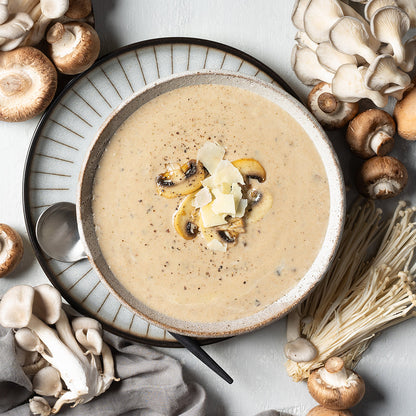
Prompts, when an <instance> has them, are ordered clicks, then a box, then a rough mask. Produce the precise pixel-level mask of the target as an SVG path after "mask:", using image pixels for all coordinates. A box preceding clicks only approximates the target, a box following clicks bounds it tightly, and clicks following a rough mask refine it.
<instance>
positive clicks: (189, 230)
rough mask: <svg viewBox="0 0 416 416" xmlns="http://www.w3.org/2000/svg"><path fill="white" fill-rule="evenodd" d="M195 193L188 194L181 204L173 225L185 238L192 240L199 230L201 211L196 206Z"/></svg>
mask: <svg viewBox="0 0 416 416" xmlns="http://www.w3.org/2000/svg"><path fill="white" fill-rule="evenodd" d="M194 200H195V194H192V195H188V196H187V197H186V198H185V199H184V200H183V201H182V202H181V204H180V205H179V208H178V210H177V211H176V213H175V215H174V217H173V225H174V227H175V230H176V231H177V232H178V234H179V235H180V236H181V237H183V238H184V239H185V240H192V239H193V238H195V237H196V236H197V234H198V231H199V226H198V222H199V211H198V210H197V209H196V208H195V207H194V205H193V202H194Z"/></svg>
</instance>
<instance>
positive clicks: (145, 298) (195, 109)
mask: <svg viewBox="0 0 416 416" xmlns="http://www.w3.org/2000/svg"><path fill="white" fill-rule="evenodd" d="M207 141H214V142H217V143H219V144H220V145H221V146H223V147H224V148H225V149H226V153H225V156H224V158H225V159H227V160H230V161H233V160H236V159H240V158H254V159H257V160H258V161H259V162H260V163H261V164H262V165H263V167H264V168H265V170H266V174H267V179H266V181H265V182H263V183H262V184H259V183H258V182H257V181H255V180H254V179H252V180H251V181H252V182H253V183H254V184H255V186H256V187H257V188H258V189H260V190H261V189H266V188H267V190H268V191H269V192H270V193H271V195H272V197H273V205H272V208H271V209H270V210H269V211H268V212H267V214H266V215H265V216H264V218H263V219H261V220H260V221H258V222H256V223H254V224H248V225H247V227H246V233H244V234H240V236H239V238H238V243H237V244H236V245H235V246H232V247H228V249H227V251H226V252H225V253H223V252H218V251H212V250H210V249H208V248H207V245H206V242H205V241H204V240H203V238H202V237H201V236H197V237H196V238H194V239H192V240H185V239H184V238H182V237H181V236H180V235H179V234H177V232H176V231H175V229H174V227H173V225H172V216H173V214H174V212H175V209H176V208H177V206H178V205H179V203H180V202H181V199H183V197H182V198H175V199H166V198H163V197H162V196H160V195H158V193H157V189H156V180H155V179H156V177H157V176H158V174H160V173H162V172H165V171H166V166H167V165H168V164H170V163H174V164H178V163H179V164H181V165H182V164H184V163H186V162H187V161H189V160H190V159H196V155H197V151H198V149H200V148H201V147H202V146H203V145H204V143H206V142H207ZM93 212H94V222H95V226H96V233H97V237H98V241H99V244H100V247H101V250H102V253H103V255H104V257H105V259H106V261H107V263H108V265H109V267H110V268H111V270H112V272H113V273H114V275H115V276H116V277H117V279H118V280H119V281H120V282H121V283H122V284H123V286H124V287H125V288H126V289H127V290H128V291H130V292H131V293H132V294H133V295H134V296H135V297H136V298H137V299H139V300H140V301H142V302H143V303H145V304H146V305H148V306H149V307H151V308H153V309H155V310H157V311H159V312H161V313H163V314H166V315H168V316H170V317H174V318H178V319H184V320H188V321H194V322H216V321H223V320H233V319H238V318H242V317H245V316H248V315H252V314H254V313H256V312H258V311H260V310H262V309H264V308H265V307H266V306H267V305H270V304H271V303H273V302H274V301H275V300H277V299H279V298H280V297H282V296H283V295H284V294H286V293H287V292H288V291H289V290H290V289H292V288H293V287H294V286H295V285H296V284H297V283H298V281H299V280H300V279H301V278H302V277H303V276H304V275H305V273H306V272H307V270H308V269H309V268H310V266H311V265H312V263H313V261H314V259H315V257H316V256H317V254H318V252H319V249H320V247H321V245H322V243H323V240H324V237H325V233H326V229H327V224H328V217H329V188H328V181H327V176H326V173H325V168H324V166H323V163H322V161H321V159H320V156H319V154H318V152H317V150H316V148H315V146H314V144H313V143H312V141H311V140H310V139H309V137H308V136H307V134H306V133H305V131H304V130H303V128H302V127H301V126H300V125H299V124H298V123H297V122H296V121H295V120H294V119H293V118H292V117H291V116H290V115H289V114H288V113H286V112H285V111H284V110H283V109H282V108H280V107H279V106H277V105H276V104H274V103H272V102H270V101H269V100H266V99H264V98H262V97H260V96H259V95H257V94H254V93H252V92H249V91H246V90H242V89H239V88H236V87H230V86H221V85H195V86H190V87H184V88H179V89H177V90H174V91H171V92H169V93H166V94H163V95H161V96H159V97H157V98H155V99H153V100H152V101H150V102H148V103H147V104H145V105H143V106H142V107H141V108H139V109H138V110H137V111H136V112H135V113H134V114H132V115H131V116H130V117H129V118H128V119H127V120H126V121H125V122H124V123H123V124H122V126H121V127H120V128H119V129H118V131H117V132H116V134H115V135H114V136H113V137H112V138H111V140H110V142H109V144H108V146H107V148H106V150H105V152H104V154H103V157H102V159H101V162H100V166H99V168H98V170H97V173H96V177H95V183H94V192H93Z"/></svg>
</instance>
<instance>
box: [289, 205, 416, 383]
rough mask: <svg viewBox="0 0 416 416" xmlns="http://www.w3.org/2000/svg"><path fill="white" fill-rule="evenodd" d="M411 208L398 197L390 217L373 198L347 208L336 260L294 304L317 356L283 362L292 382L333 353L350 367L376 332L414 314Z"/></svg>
mask: <svg viewBox="0 0 416 416" xmlns="http://www.w3.org/2000/svg"><path fill="white" fill-rule="evenodd" d="M415 211H416V208H409V207H406V204H405V203H404V202H400V203H399V204H398V206H397V208H396V211H395V213H394V215H393V217H392V218H391V219H390V221H389V222H383V221H382V220H381V215H382V212H381V210H380V209H376V208H375V206H374V203H372V202H366V203H365V204H363V203H361V202H358V203H356V204H355V205H354V207H353V208H352V209H351V212H350V213H349V215H348V216H347V221H346V224H345V229H344V234H343V237H342V240H341V244H340V247H339V250H338V253H337V256H336V259H335V261H333V263H332V265H331V267H330V269H329V270H328V272H327V273H326V275H325V277H324V279H323V280H322V281H321V283H320V284H319V285H318V286H317V288H316V290H315V291H314V292H313V293H312V295H311V296H310V297H308V299H307V300H306V301H304V302H303V303H302V304H301V305H300V307H299V308H298V313H299V314H300V316H301V318H302V322H303V324H302V325H301V335H302V336H304V337H305V338H307V339H308V340H309V341H310V342H312V344H313V345H314V346H315V347H316V348H317V350H318V356H317V357H316V358H315V359H314V360H313V361H309V362H301V363H296V362H294V361H291V360H289V361H288V362H287V364H286V368H287V372H288V374H289V375H290V376H291V377H292V378H293V379H294V380H295V381H300V380H302V379H305V378H308V377H309V375H310V373H311V371H313V370H314V369H316V368H319V367H321V366H323V364H324V362H325V361H326V360H327V359H328V358H330V357H333V356H339V357H342V358H343V359H344V361H345V366H346V367H347V368H352V367H353V366H354V365H355V364H356V363H357V362H358V361H359V359H360V357H361V355H362V354H363V352H364V351H365V350H366V349H367V348H368V346H369V344H370V342H371V340H372V339H373V338H374V337H375V335H376V334H377V333H379V332H380V331H382V330H384V329H386V328H388V327H390V326H392V325H395V324H398V323H400V322H402V321H405V320H406V319H409V318H411V317H413V316H416V310H415V307H416V295H415V286H416V265H415V264H414V262H413V254H414V250H415V248H416V223H414V222H412V217H413V214H414V212H415ZM381 237H382V241H381V243H380V244H379V247H378V250H377V252H376V254H375V256H374V257H373V258H372V259H371V260H370V261H368V257H369V254H370V252H372V250H374V246H375V245H376V244H377V242H379V241H380V239H381Z"/></svg>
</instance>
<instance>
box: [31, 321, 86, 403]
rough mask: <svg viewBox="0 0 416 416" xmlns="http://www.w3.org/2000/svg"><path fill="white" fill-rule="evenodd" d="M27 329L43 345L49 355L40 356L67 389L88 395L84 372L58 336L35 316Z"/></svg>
mask: <svg viewBox="0 0 416 416" xmlns="http://www.w3.org/2000/svg"><path fill="white" fill-rule="evenodd" d="M26 326H27V328H29V329H31V330H32V331H33V332H35V333H36V334H37V335H38V337H39V338H40V340H41V341H42V342H43V343H44V344H45V346H46V347H47V349H48V350H49V352H50V355H49V354H47V353H45V352H44V353H43V354H42V356H43V357H44V358H45V360H46V361H48V362H49V363H50V364H51V365H52V366H53V367H55V368H56V369H57V370H58V371H59V372H60V374H61V377H62V380H64V382H65V384H66V386H67V388H68V389H70V390H71V391H72V392H74V393H75V394H77V395H78V396H79V395H83V394H87V393H88V390H89V389H88V385H87V378H86V371H85V368H84V366H83V365H82V363H81V362H80V360H79V359H78V358H77V356H76V355H75V354H74V353H73V352H72V351H71V350H70V349H69V348H68V347H67V346H66V345H65V344H64V343H63V342H62V341H61V340H60V339H59V337H58V334H57V333H56V331H54V330H53V329H52V328H50V327H49V326H48V325H46V324H45V323H43V322H42V321H41V320H40V319H39V318H37V317H36V316H35V315H32V316H31V318H30V321H29V323H28V325H26Z"/></svg>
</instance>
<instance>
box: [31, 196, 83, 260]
mask: <svg viewBox="0 0 416 416" xmlns="http://www.w3.org/2000/svg"><path fill="white" fill-rule="evenodd" d="M35 232H36V238H37V240H38V243H39V245H40V247H41V249H42V250H43V251H44V252H45V253H46V254H47V255H48V256H50V257H52V258H54V259H56V260H59V261H63V262H66V263H73V262H75V261H79V260H82V259H86V258H87V255H86V254H85V251H84V245H83V243H82V241H81V239H80V236H79V232H78V226H77V218H76V207H75V204H72V203H70V202H58V203H57V204H54V205H51V206H50V207H49V208H47V209H46V210H45V211H43V212H42V214H41V215H40V217H39V219H38V221H37V223H36V230H35Z"/></svg>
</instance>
